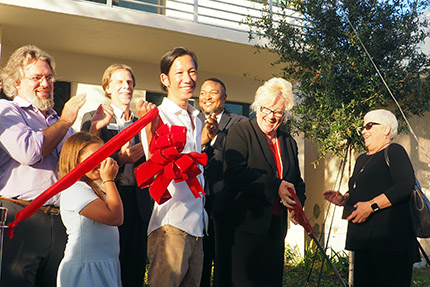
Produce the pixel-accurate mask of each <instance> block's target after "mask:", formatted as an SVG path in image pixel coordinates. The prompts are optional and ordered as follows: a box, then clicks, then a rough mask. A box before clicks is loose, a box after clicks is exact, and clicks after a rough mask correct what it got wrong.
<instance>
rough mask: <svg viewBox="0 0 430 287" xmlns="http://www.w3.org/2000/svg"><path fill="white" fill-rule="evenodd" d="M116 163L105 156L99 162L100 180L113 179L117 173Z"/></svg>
mask: <svg viewBox="0 0 430 287" xmlns="http://www.w3.org/2000/svg"><path fill="white" fill-rule="evenodd" d="M118 169H119V167H118V163H117V162H116V161H115V160H114V159H113V158H111V157H108V158H106V159H105V160H104V161H102V162H101V164H100V178H101V179H102V181H106V180H114V179H115V177H116V175H117V174H118Z"/></svg>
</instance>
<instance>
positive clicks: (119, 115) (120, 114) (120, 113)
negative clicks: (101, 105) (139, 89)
mask: <svg viewBox="0 0 430 287" xmlns="http://www.w3.org/2000/svg"><path fill="white" fill-rule="evenodd" d="M110 106H111V107H112V109H113V114H114V115H115V118H116V119H117V120H121V121H123V122H131V121H133V119H134V114H133V112H132V111H130V119H129V120H128V121H126V120H125V118H124V112H123V110H121V109H120V108H118V107H117V106H115V105H114V104H110Z"/></svg>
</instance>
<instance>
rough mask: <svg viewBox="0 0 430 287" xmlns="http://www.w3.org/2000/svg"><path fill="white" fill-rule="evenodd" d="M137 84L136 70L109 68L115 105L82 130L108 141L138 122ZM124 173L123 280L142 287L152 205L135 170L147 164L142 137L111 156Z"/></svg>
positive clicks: (107, 86)
mask: <svg viewBox="0 0 430 287" xmlns="http://www.w3.org/2000/svg"><path fill="white" fill-rule="evenodd" d="M135 85H136V81H135V78H134V75H133V71H132V69H131V68H130V67H129V66H127V65H123V64H113V65H111V66H109V67H108V68H107V69H106V71H105V72H104V74H103V78H102V86H103V90H104V91H105V95H106V97H108V98H110V99H111V100H112V103H111V105H106V104H101V105H100V106H99V107H98V109H97V110H96V111H92V112H89V113H86V114H85V115H84V116H83V119H82V127H81V130H85V131H90V132H92V133H95V134H97V135H98V136H100V137H101V138H102V139H103V140H104V141H105V142H107V141H108V140H110V139H111V138H112V137H114V136H115V135H116V134H118V133H119V132H120V131H122V130H123V129H125V128H127V127H128V126H130V125H131V124H133V122H135V121H136V120H137V118H136V117H134V115H133V113H132V112H131V110H130V103H131V100H132V97H133V91H134V87H135ZM111 157H112V158H114V159H115V160H116V161H117V162H118V165H119V166H120V170H119V172H118V176H117V178H116V180H115V183H116V185H117V188H118V191H119V193H120V196H121V199H122V202H123V206H124V223H123V225H121V226H120V227H119V236H120V255H119V260H120V263H121V279H122V284H123V286H124V287H129V286H138V287H141V286H142V284H143V281H144V275H145V267H146V252H147V251H146V250H147V235H146V232H147V229H148V222H149V218H150V216H151V210H152V202H151V199H150V196H149V192H148V191H147V190H141V189H140V188H139V187H138V186H137V185H136V180H135V178H134V167H136V166H138V165H140V164H141V163H142V162H144V161H145V155H144V152H143V147H142V145H141V144H140V139H139V136H138V135H137V136H136V137H134V138H133V139H132V140H131V141H130V142H128V143H127V144H125V145H124V146H123V147H122V148H121V149H120V150H119V151H117V152H115V153H114V154H112V155H111Z"/></svg>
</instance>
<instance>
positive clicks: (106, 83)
mask: <svg viewBox="0 0 430 287" xmlns="http://www.w3.org/2000/svg"><path fill="white" fill-rule="evenodd" d="M119 70H124V71H127V72H129V73H130V75H131V78H132V79H133V88H134V87H135V86H136V79H135V78H134V74H133V70H132V69H131V67H130V66H128V65H125V64H112V65H110V66H109V67H107V69H106V70H105V71H104V73H103V76H102V87H103V90H104V91H105V96H106V97H107V98H109V99H110V98H111V95H110V94H109V93H108V92H107V91H106V89H107V87H108V86H109V83H110V80H111V78H112V74H113V73H115V72H116V71H119Z"/></svg>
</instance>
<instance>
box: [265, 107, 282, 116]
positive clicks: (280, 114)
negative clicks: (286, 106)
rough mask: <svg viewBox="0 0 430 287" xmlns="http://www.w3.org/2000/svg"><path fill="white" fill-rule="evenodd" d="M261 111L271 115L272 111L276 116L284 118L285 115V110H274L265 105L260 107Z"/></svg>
mask: <svg viewBox="0 0 430 287" xmlns="http://www.w3.org/2000/svg"><path fill="white" fill-rule="evenodd" d="M260 112H262V113H263V114H265V115H269V114H270V113H272V114H273V116H274V117H275V118H282V117H283V116H284V115H285V112H284V111H274V110H271V109H269V108H266V107H263V106H261V107H260Z"/></svg>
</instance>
